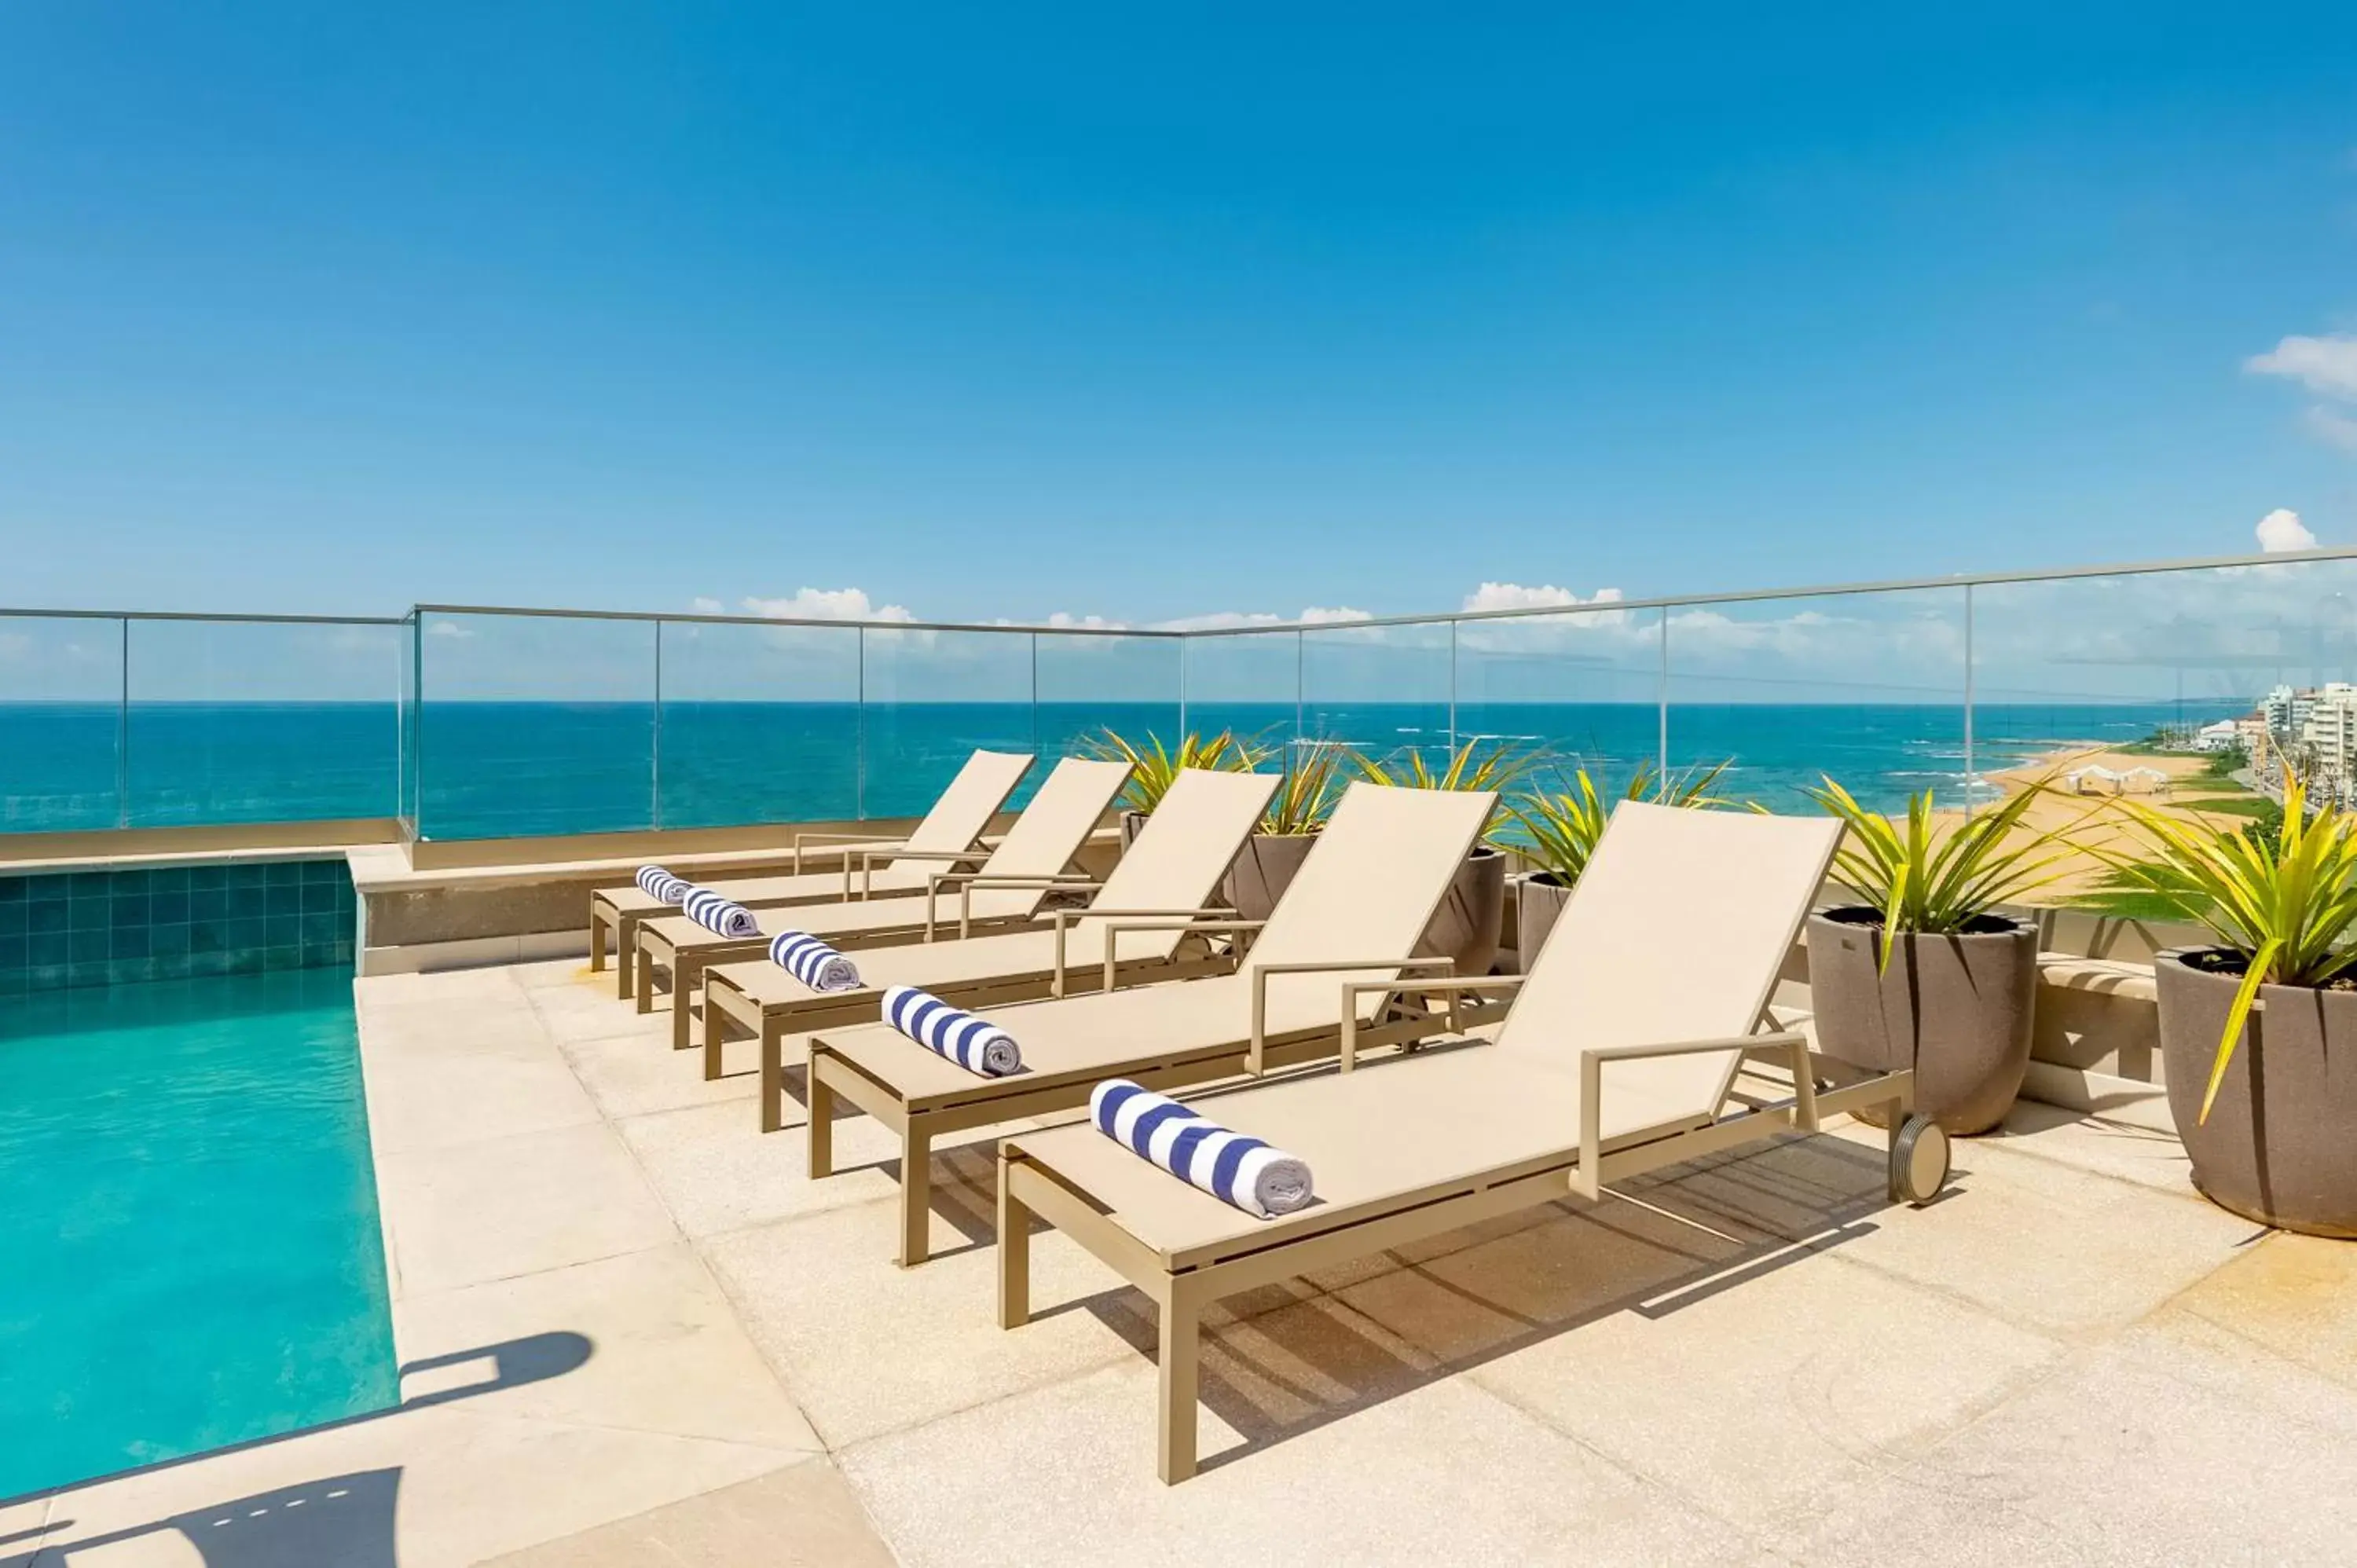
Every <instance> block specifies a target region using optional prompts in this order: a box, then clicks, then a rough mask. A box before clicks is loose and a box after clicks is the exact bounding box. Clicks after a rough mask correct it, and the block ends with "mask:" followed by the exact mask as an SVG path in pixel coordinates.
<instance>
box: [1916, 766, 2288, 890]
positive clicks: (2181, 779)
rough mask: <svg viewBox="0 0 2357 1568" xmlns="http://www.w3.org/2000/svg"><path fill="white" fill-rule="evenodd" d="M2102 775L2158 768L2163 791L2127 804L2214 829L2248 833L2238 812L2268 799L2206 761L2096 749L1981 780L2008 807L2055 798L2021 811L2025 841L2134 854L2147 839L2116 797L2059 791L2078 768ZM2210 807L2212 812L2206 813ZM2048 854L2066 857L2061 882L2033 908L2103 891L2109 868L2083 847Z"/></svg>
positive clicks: (1948, 817)
mask: <svg viewBox="0 0 2357 1568" xmlns="http://www.w3.org/2000/svg"><path fill="white" fill-rule="evenodd" d="M2076 768H2109V769H2111V770H2112V771H2113V772H2115V773H2125V772H2126V771H2128V770H2129V769H2130V768H2155V769H2158V771H2160V772H2162V773H2164V774H2166V775H2168V776H2169V785H2168V788H2167V789H2166V790H2156V791H2155V792H2153V793H2148V794H2147V793H2138V794H2132V795H2129V796H2127V797H2126V799H2127V800H2132V801H2134V802H2136V804H2139V805H2147V806H2151V807H2154V808H2156V809H2157V810H2159V811H2164V812H2167V813H2168V814H2169V815H2171V816H2177V817H2183V818H2186V819H2187V820H2189V821H2190V822H2201V823H2202V824H2204V825H2206V826H2210V827H2212V828H2228V829H2231V828H2236V827H2240V826H2243V825H2244V824H2245V823H2247V822H2250V821H2251V820H2252V819H2251V817H2250V815H2249V814H2248V810H2247V808H2244V809H2242V810H2237V809H2236V807H2237V806H2238V805H2240V804H2241V803H2243V802H2249V801H2256V800H2262V799H2264V797H2262V796H2258V795H2255V794H2253V793H2252V792H2251V791H2250V790H2248V789H2244V787H2243V786H2242V785H2240V784H2238V783H2236V782H2234V781H2233V779H2221V778H2217V777H2215V776H2213V775H2212V773H2211V772H2210V760H2209V758H2208V757H2201V756H2196V755H2191V754H2160V755H2155V754H2149V753H2144V752H2126V751H2115V750H2111V749H2109V748H2107V747H2105V746H2102V745H2100V744H2098V743H2093V742H2090V743H2087V744H2084V745H2072V746H2058V747H2056V748H2055V749H2054V750H2051V751H2049V752H2045V753H2043V754H2041V755H2040V756H2038V757H2033V758H2031V759H2030V760H2029V761H2027V762H2024V763H2022V764H2020V765H2018V767H2014V768H2007V769H2005V770H2004V771H2002V772H1995V773H1987V774H1984V775H1982V778H1983V779H1985V780H1986V782H1987V783H1989V784H1991V785H1994V786H1996V788H1998V789H2002V790H2003V791H2004V793H2005V797H2006V798H2007V799H2008V800H2010V799H2012V798H2013V797H2015V796H2018V795H2019V794H2021V793H2023V792H2024V791H2026V790H2031V789H2037V788H2038V787H2039V786H2040V784H2041V783H2046V784H2050V785H2051V786H2052V792H2050V793H2048V794H2046V795H2044V796H2042V797H2041V798H2040V799H2039V800H2034V801H2032V802H2031V803H2030V805H2029V807H2028V809H2027V810H2026V811H2024V812H2023V815H2022V824H2021V829H2020V832H2022V833H2023V834H2025V835H2035V834H2039V833H2048V832H2068V833H2069V835H2070V837H2071V838H2072V841H2073V842H2074V843H2076V844H2079V845H2086V846H2092V847H2093V848H2096V849H2104V850H2111V851H2114V852H2115V853H2120V854H2128V853H2134V852H2135V851H2136V850H2137V848H2138V846H2139V845H2140V843H2142V840H2141V838H2140V836H2139V835H2138V834H2137V833H2136V831H2135V829H2134V828H2133V827H2132V826H2131V825H2130V824H2129V823H2128V822H2127V818H2126V812H2124V811H2120V810H2119V809H2118V807H2117V805H2116V804H2115V801H2116V800H2117V799H2118V797H2115V796H2113V795H2111V794H2109V793H2108V792H2106V793H2104V794H2100V795H2094V794H2088V795H2069V794H2064V793H2061V781H2062V776H2063V775H2064V774H2066V773H2069V772H2071V771H2072V770H2073V769H2076ZM2205 805H2207V806H2210V807H2212V809H2210V810H2204V809H2203V808H2204V807H2205ZM1937 815H1938V817H1939V818H1940V820H1941V821H1942V822H1943V825H1950V824H1953V825H1958V826H1960V825H1962V823H1963V822H1964V812H1963V811H1942V812H1939V813H1937ZM2051 847H2052V848H2053V849H2054V850H2055V851H2057V852H2059V853H2061V854H2062V855H2063V856H2064V858H2063V859H2062V860H2061V862H2059V863H2058V864H2057V865H2055V866H2054V867H2053V868H2052V869H2053V870H2054V871H2055V872H2056V873H2058V874H2059V875H2057V877H2056V879H2055V880H2054V881H2053V882H2052V883H2050V884H2049V885H2048V886H2044V887H2042V888H2040V889H2039V891H2038V892H2037V893H2036V894H2034V895H2033V896H2032V899H2031V901H2032V902H2035V903H2040V904H2061V903H2069V902H2072V900H2074V899H2075V898H2078V897H2083V896H2085V895H2087V894H2090V893H2093V892H2094V891H2096V890H2097V889H2098V888H2099V887H2101V886H2103V884H2104V877H2105V874H2106V868H2105V867H2104V863H2103V862H2102V860H2100V859H2099V858H2097V857H2096V856H2095V855H2094V854H2089V853H2087V852H2086V850H2085V849H2083V848H2065V847H2064V846H2062V845H2061V844H2056V845H2053V846H2051Z"/></svg>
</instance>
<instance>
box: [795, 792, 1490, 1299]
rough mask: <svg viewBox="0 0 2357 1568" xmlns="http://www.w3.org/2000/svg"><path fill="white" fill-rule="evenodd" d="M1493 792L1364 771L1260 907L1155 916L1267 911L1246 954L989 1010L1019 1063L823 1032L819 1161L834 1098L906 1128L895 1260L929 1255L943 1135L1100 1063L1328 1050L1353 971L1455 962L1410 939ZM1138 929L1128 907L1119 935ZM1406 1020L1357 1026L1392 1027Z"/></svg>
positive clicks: (1096, 1070) (1162, 1080)
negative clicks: (973, 1063)
mask: <svg viewBox="0 0 2357 1568" xmlns="http://www.w3.org/2000/svg"><path fill="white" fill-rule="evenodd" d="M1496 804H1497V797H1496V796H1495V795H1493V794H1491V793H1490V792H1488V791H1485V790H1463V791H1451V790H1433V789H1393V788H1387V787H1384V786H1381V785H1375V784H1368V783H1357V784H1353V785H1351V788H1350V789H1349V791H1348V792H1347V793H1346V794H1345V795H1344V796H1343V798H1342V800H1341V803H1340V805H1339V806H1338V807H1336V808H1335V811H1334V815H1333V817H1332V819H1331V820H1330V821H1329V822H1328V823H1327V826H1326V829H1325V832H1323V833H1322V834H1320V835H1319V838H1318V846H1317V847H1316V848H1315V849H1313V850H1311V851H1310V852H1309V855H1308V859H1306V860H1305V861H1303V863H1302V865H1301V869H1300V871H1299V872H1298V873H1297V875H1295V877H1294V880H1293V884H1292V886H1289V887H1287V888H1286V892H1285V897H1283V898H1281V899H1280V900H1278V902H1277V906H1276V908H1275V911H1274V912H1273V913H1272V914H1271V915H1270V916H1269V918H1268V920H1267V921H1266V922H1265V925H1261V924H1260V923H1257V922H1250V921H1237V920H1208V921H1204V920H1198V921H1186V920H1179V921H1168V922H1159V923H1163V924H1171V925H1178V926H1181V927H1184V928H1185V929H1189V930H1216V931H1237V930H1249V929H1255V927H1256V926H1257V927H1258V929H1260V938H1259V940H1258V941H1257V942H1256V943H1255V944H1254V948H1253V950H1252V956H1251V958H1250V959H1249V960H1247V961H1245V963H1244V965H1243V968H1241V969H1240V970H1239V971H1238V972H1235V973H1233V974H1224V975H1215V976H1212V977H1211V978H1209V979H1203V980H1189V981H1182V982H1179V983H1176V984H1170V985H1151V986H1140V987H1134V988H1130V989H1125V990H1114V991H1106V992H1098V993H1092V994H1090V995H1086V996H1068V997H1063V998H1060V999H1055V1000H1050V1001H1045V1002H1025V1003H1017V1004H1013V1005H1011V1006H1006V1007H993V1008H989V1009H986V1010H985V1012H984V1014H983V1016H985V1017H986V1018H988V1019H990V1020H991V1021H992V1022H994V1023H996V1025H998V1026H1000V1027H1001V1028H1003V1029H1005V1030H1006V1032H1007V1033H1008V1034H1009V1035H1011V1036H1014V1037H1015V1039H1016V1040H1017V1043H1018V1044H1020V1046H1021V1047H1022V1050H1023V1059H1024V1064H1025V1065H1024V1070H1023V1071H1022V1072H1020V1073H1017V1074H1016V1075H1015V1076H1013V1077H1011V1078H982V1077H977V1076H976V1075H975V1074H974V1073H970V1072H968V1071H966V1070H965V1069H963V1068H961V1067H959V1066H957V1065H956V1064H955V1063H952V1062H950V1061H946V1060H944V1059H942V1058H941V1057H938V1056H936V1055H934V1054H933V1053H932V1052H931V1051H929V1050H927V1049H925V1047H922V1046H920V1045H918V1044H917V1043H916V1042H915V1041H913V1040H910V1039H909V1038H907V1037H906V1036H902V1035H899V1034H898V1033H896V1032H894V1031H893V1030H891V1029H889V1028H888V1027H885V1026H881V1025H870V1026H866V1027H863V1028H856V1029H848V1030H841V1031H837V1030H833V1029H830V1030H827V1031H825V1032H824V1033H822V1034H819V1035H815V1036H813V1037H812V1039H811V1042H810V1065H809V1071H808V1085H809V1094H810V1125H809V1137H810V1173H811V1175H812V1176H813V1177H817V1176H825V1175H827V1174H828V1173H829V1171H830V1170H831V1169H832V1166H833V1160H834V1155H833V1147H834V1144H833V1137H834V1116H835V1102H836V1101H837V1100H845V1101H850V1102H851V1103H852V1104H853V1105H855V1106H856V1107H858V1108H859V1109H860V1110H862V1111H865V1112H867V1113H868V1114H869V1115H871V1116H874V1117H876V1118H877V1120H878V1121H880V1122H883V1123H884V1124H885V1125H886V1126H887V1127H889V1128H890V1129H891V1130H892V1131H893V1132H895V1133H899V1136H900V1140H901V1146H902V1153H901V1158H900V1241H899V1261H900V1262H901V1263H902V1264H904V1265H908V1264H914V1263H919V1262H923V1261H924V1258H925V1252H926V1234H925V1232H926V1220H927V1217H928V1209H929V1208H930V1195H931V1165H930V1155H931V1147H932V1143H933V1140H934V1139H936V1138H939V1137H941V1136H942V1135H944V1134H946V1133H956V1132H961V1131H964V1130H968V1129H971V1128H975V1127H985V1126H989V1125H991V1124H993V1123H996V1122H1006V1121H1010V1120H1013V1119H1015V1118H1017V1117H1024V1116H1037V1115H1041V1114H1045V1113H1049V1112H1059V1111H1069V1110H1071V1109H1072V1108H1073V1107H1075V1106H1079V1105H1084V1104H1086V1103H1087V1102H1088V1098H1089V1090H1091V1089H1092V1087H1094V1085H1095V1084H1096V1083H1097V1081H1098V1080H1099V1079H1106V1078H1129V1079H1137V1080H1138V1081H1139V1082H1141V1083H1143V1084H1145V1085H1146V1087H1148V1088H1152V1089H1168V1088H1170V1087H1172V1086H1174V1085H1179V1084H1188V1083H1200V1082H1203V1081H1206V1080H1208V1079H1218V1078H1226V1077H1231V1076H1232V1075H1234V1074H1236V1073H1239V1072H1243V1071H1245V1070H1246V1069H1252V1070H1254V1071H1257V1070H1259V1069H1262V1068H1263V1067H1264V1066H1273V1065H1279V1064H1284V1063H1292V1062H1299V1061H1304V1060H1308V1059H1313V1058H1316V1057H1318V1056H1321V1055H1324V1056H1330V1055H1331V1054H1333V1052H1334V1050H1335V1048H1336V1047H1337V1044H1338V1042H1339V1041H1340V1037H1341V1029H1342V1024H1343V1015H1342V1014H1341V1013H1340V1012H1339V1011H1338V1007H1339V1003H1338V1000H1337V998H1338V997H1339V996H1340V992H1339V991H1338V989H1337V983H1338V981H1339V980H1340V977H1342V976H1344V975H1346V974H1356V975H1362V976H1363V975H1374V976H1378V977H1383V978H1394V979H1395V978H1397V976H1398V975H1399V974H1400V972H1402V971H1404V970H1408V969H1412V968H1420V969H1423V970H1425V971H1426V972H1431V971H1432V970H1434V969H1435V968H1436V967H1437V968H1440V969H1444V970H1445V969H1446V968H1447V966H1448V961H1447V960H1446V959H1418V958H1415V957H1412V956H1411V955H1412V954H1413V953H1414V951H1415V945H1416V940H1417V939H1418V938H1419V937H1421V936H1422V935H1423V934H1424V930H1425V928H1426V926H1427V925H1428V924H1429V923H1430V922H1431V919H1432V915H1433V911H1434V910H1435V909H1436V908H1438V907H1439V904H1440V900H1441V897H1442V896H1443V895H1444V894H1445V893H1446V892H1447V891H1448V885H1449V880H1450V878H1451V877H1453V876H1454V875H1456V874H1457V871H1458V867H1459V866H1461V865H1464V863H1465V857H1466V856H1467V854H1469V853H1470V852H1471V850H1472V848H1473V844H1474V842H1475V841H1476V840H1477V839H1478V838H1479V837H1480V833H1481V829H1482V827H1483V825H1484V824H1485V823H1487V822H1488V821H1489V818H1490V813H1491V811H1492V810H1493V809H1494V807H1495V806H1496ZM1153 923H1157V922H1138V923H1137V924H1138V925H1146V924H1153ZM1126 929H1135V926H1133V925H1131V924H1129V923H1126V922H1121V921H1115V922H1114V927H1113V930H1114V938H1115V940H1119V936H1120V933H1121V932H1122V931H1124V930H1126ZM1373 1006H1374V999H1373V998H1372V996H1370V997H1369V998H1368V1017H1367V1018H1366V1019H1357V1020H1354V1022H1356V1023H1361V1024H1363V1023H1366V1022H1368V1021H1369V1020H1371V1019H1372V1010H1373ZM1396 1027H1397V1026H1393V1025H1388V1024H1386V1025H1380V1026H1375V1027H1373V1028H1372V1029H1368V1028H1361V1030H1360V1034H1361V1036H1362V1037H1364V1038H1368V1039H1370V1040H1371V1041H1372V1040H1378V1039H1388V1038H1391V1037H1394V1034H1393V1031H1394V1029H1395V1028H1396Z"/></svg>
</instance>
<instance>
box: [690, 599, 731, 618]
mask: <svg viewBox="0 0 2357 1568" xmlns="http://www.w3.org/2000/svg"><path fill="white" fill-rule="evenodd" d="M688 608H689V609H692V610H694V612H695V613H696V614H697V615H700V616H725V615H726V614H727V613H728V607H727V606H726V605H724V604H722V603H721V602H720V601H719V600H718V599H716V598H712V597H710V596H707V595H704V594H698V595H696V596H695V598H694V601H693V602H692V603H690V604H689V606H688Z"/></svg>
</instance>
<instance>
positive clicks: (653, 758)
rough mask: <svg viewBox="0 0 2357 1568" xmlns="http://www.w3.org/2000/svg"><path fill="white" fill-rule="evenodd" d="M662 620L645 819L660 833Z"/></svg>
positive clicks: (657, 640) (657, 625)
mask: <svg viewBox="0 0 2357 1568" xmlns="http://www.w3.org/2000/svg"><path fill="white" fill-rule="evenodd" d="M662 642H663V623H662V617H660V616H658V617H656V618H655V726H654V740H653V745H652V747H651V754H650V756H649V757H648V758H647V797H648V799H647V817H648V820H649V821H651V822H653V824H654V826H655V830H656V831H657V832H661V831H662V710H663V689H662Z"/></svg>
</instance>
